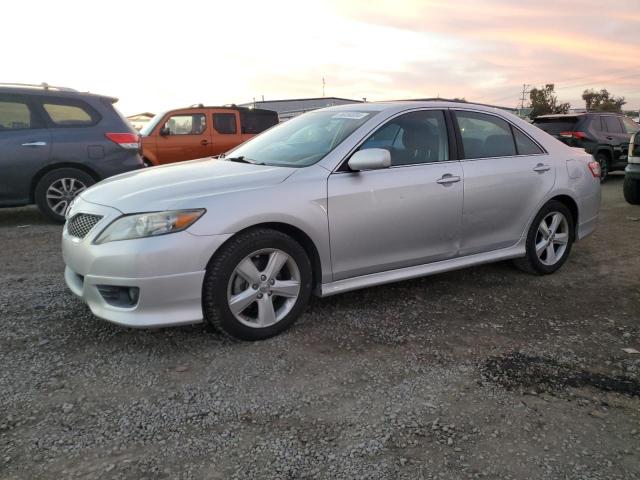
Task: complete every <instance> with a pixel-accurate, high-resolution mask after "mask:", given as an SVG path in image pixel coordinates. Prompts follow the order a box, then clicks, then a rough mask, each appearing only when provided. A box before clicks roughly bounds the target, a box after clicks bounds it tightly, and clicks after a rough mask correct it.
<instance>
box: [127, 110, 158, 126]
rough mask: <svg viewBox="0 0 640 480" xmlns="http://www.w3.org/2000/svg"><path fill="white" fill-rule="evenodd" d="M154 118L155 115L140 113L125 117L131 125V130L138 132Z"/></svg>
mask: <svg viewBox="0 0 640 480" xmlns="http://www.w3.org/2000/svg"><path fill="white" fill-rule="evenodd" d="M154 116H155V115H154V114H153V113H151V112H142V113H137V114H135V115H131V116H129V117H127V120H129V123H130V124H131V125H133V128H135V129H136V130H138V131H140V130H141V129H142V127H144V126H145V125H146V124H147V123H149V120H151V119H152V118H153V117H154Z"/></svg>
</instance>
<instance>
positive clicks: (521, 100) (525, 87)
mask: <svg viewBox="0 0 640 480" xmlns="http://www.w3.org/2000/svg"><path fill="white" fill-rule="evenodd" d="M528 88H531V85H529V84H528V83H524V84H522V96H521V97H520V110H522V109H523V108H524V99H525V98H526V95H527V94H528V93H531V90H527V89H528Z"/></svg>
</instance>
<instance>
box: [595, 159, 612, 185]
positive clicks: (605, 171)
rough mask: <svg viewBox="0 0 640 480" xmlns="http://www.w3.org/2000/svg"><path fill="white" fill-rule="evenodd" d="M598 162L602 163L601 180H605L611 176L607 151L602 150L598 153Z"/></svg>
mask: <svg viewBox="0 0 640 480" xmlns="http://www.w3.org/2000/svg"><path fill="white" fill-rule="evenodd" d="M596 162H598V163H599V164H600V182H604V181H605V180H606V179H607V176H609V170H610V168H611V166H610V165H609V156H608V155H607V154H606V153H603V152H600V153H598V154H597V155H596Z"/></svg>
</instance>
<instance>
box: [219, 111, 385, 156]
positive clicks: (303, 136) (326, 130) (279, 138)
mask: <svg viewBox="0 0 640 480" xmlns="http://www.w3.org/2000/svg"><path fill="white" fill-rule="evenodd" d="M375 113H377V112H355V111H349V112H345V111H335V110H334V111H318V112H310V113H306V114H304V115H301V116H299V117H296V118H294V119H292V120H289V121H288V122H286V123H281V124H280V125H278V126H276V127H274V128H272V129H270V130H267V131H266V132H265V133H263V134H261V135H259V136H257V137H255V138H254V139H252V140H250V141H248V142H247V143H244V144H242V145H240V146H239V147H238V148H236V149H235V150H233V151H232V152H230V153H228V154H227V157H230V158H239V157H242V158H243V159H245V160H246V161H248V162H251V163H260V164H264V165H280V166H287V167H307V166H309V165H313V164H314V163H316V162H318V161H319V160H320V159H322V158H323V157H324V156H325V155H327V154H328V153H329V152H331V151H332V150H333V149H334V148H336V147H337V146H338V145H339V144H340V143H341V142H342V141H343V140H344V139H345V138H347V137H348V136H349V135H351V134H352V133H353V132H354V131H355V130H356V129H357V128H358V127H360V126H361V125H362V124H363V123H364V122H366V121H367V119H368V118H370V117H371V116H372V115H373V114H375Z"/></svg>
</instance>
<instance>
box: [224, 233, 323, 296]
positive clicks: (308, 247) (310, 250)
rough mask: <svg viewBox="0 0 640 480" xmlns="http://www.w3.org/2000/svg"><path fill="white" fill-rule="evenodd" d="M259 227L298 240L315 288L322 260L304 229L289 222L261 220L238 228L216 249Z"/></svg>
mask: <svg viewBox="0 0 640 480" xmlns="http://www.w3.org/2000/svg"><path fill="white" fill-rule="evenodd" d="M259 228H269V229H271V230H276V231H278V232H281V233H284V234H286V235H289V236H290V237H291V238H293V239H294V240H295V241H296V242H298V243H299V244H300V246H302V248H304V251H305V252H306V253H307V256H308V257H309V261H310V262H311V272H312V275H313V288H314V289H315V288H317V287H319V286H320V285H321V284H322V262H321V260H320V253H319V252H318V247H317V246H316V244H315V242H314V241H313V240H312V239H311V237H310V236H309V235H308V234H307V233H306V232H305V231H303V230H302V229H300V228H298V227H296V226H294V225H291V224H289V223H284V222H263V223H257V224H254V225H251V226H248V227H245V228H243V229H242V230H239V231H237V232H236V233H234V234H233V235H232V236H231V237H229V238H228V239H227V240H226V241H225V242H224V243H223V244H222V245H220V247H219V248H218V250H220V249H221V248H222V247H224V246H225V245H226V244H227V243H228V242H229V241H230V240H231V239H233V238H235V237H237V236H238V235H240V234H243V233H246V232H248V231H250V230H255V229H259ZM214 256H215V254H214Z"/></svg>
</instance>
